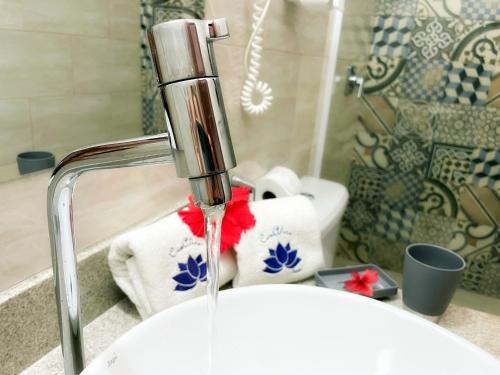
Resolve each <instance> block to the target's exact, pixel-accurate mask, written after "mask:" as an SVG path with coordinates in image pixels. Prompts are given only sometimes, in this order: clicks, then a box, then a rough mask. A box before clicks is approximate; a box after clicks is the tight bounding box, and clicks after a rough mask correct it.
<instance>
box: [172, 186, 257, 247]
mask: <svg viewBox="0 0 500 375" xmlns="http://www.w3.org/2000/svg"><path fill="white" fill-rule="evenodd" d="M231 191H232V198H231V200H230V201H229V202H228V203H227V204H226V213H225V214H224V218H223V219H222V232H221V244H220V250H221V253H223V252H224V251H226V250H228V249H230V248H231V247H233V246H234V245H236V244H237V243H238V242H239V241H240V238H241V234H242V233H243V232H244V231H247V230H249V229H251V228H253V227H254V226H255V217H254V216H253V214H252V212H251V211H250V207H249V206H248V197H249V195H250V189H248V188H245V187H239V188H232V190H231ZM178 214H179V217H180V218H181V219H182V221H183V222H184V223H185V224H186V225H187V226H189V229H191V233H193V235H194V236H196V237H201V238H202V237H205V219H204V217H203V212H202V210H201V208H199V207H196V205H195V204H194V201H193V197H192V196H189V205H188V207H186V208H185V209H183V210H180V211H179V212H178Z"/></svg>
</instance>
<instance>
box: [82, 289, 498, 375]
mask: <svg viewBox="0 0 500 375" xmlns="http://www.w3.org/2000/svg"><path fill="white" fill-rule="evenodd" d="M293 290H302V291H303V290H307V293H313V294H317V295H318V296H327V298H331V297H332V296H336V297H338V298H340V299H341V300H344V301H350V300H353V301H355V303H361V304H366V305H372V306H374V307H376V308H378V309H381V310H383V311H387V312H388V313H389V314H395V315H399V316H400V317H401V318H403V319H404V320H407V321H409V322H411V321H413V322H414V323H413V324H417V325H423V326H426V327H428V328H430V329H431V330H434V331H436V332H437V334H440V335H444V336H446V337H448V338H449V339H450V340H453V341H455V342H457V343H458V344H459V345H461V346H464V347H465V349H467V350H470V351H471V354H475V355H477V356H479V357H480V359H481V360H482V361H486V362H487V363H490V364H492V365H493V366H497V367H498V368H499V370H500V360H499V359H498V358H496V357H495V356H493V355H492V354H490V353H488V352H487V351H486V350H484V349H482V348H480V347H479V346H477V345H476V344H474V343H472V342H470V341H468V340H467V339H465V338H463V337H462V336H459V335H457V334H455V333H453V332H451V331H450V330H448V329H446V328H444V327H442V326H439V325H438V324H435V323H433V322H430V321H428V320H426V319H424V318H422V317H420V316H417V315H415V314H413V313H411V312H409V311H406V310H404V309H402V308H400V307H396V306H393V305H389V304H387V303H384V302H382V301H378V300H374V299H372V298H368V297H364V296H360V295H357V294H354V293H349V292H344V291H338V290H333V289H329V288H322V287H317V286H312V285H298V284H265V285H253V286H246V287H240V288H231V289H227V290H224V291H221V292H220V295H219V297H220V298H221V299H226V298H231V297H232V296H233V295H236V296H237V298H241V295H242V294H243V296H244V295H245V294H247V295H255V294H256V293H262V292H263V293H275V292H277V293H279V292H282V291H284V292H286V293H290V291H293ZM200 304H201V305H202V306H203V308H204V307H205V304H206V296H200V297H196V298H194V299H192V300H189V301H186V302H183V303H180V304H178V305H176V306H173V307H171V308H169V309H166V310H163V311H161V312H159V313H157V314H155V315H153V316H152V317H150V318H148V319H146V320H144V321H142V322H140V323H139V324H137V325H136V326H134V327H133V328H132V329H130V330H129V331H128V332H126V333H125V334H123V335H122V336H121V337H119V338H118V339H117V340H115V341H114V342H113V344H111V345H110V346H109V347H108V348H106V349H105V350H104V351H103V352H102V353H100V354H99V355H98V356H97V357H96V358H94V360H93V361H91V362H90V363H89V364H88V366H87V367H86V368H85V370H84V371H83V373H82V375H90V374H92V373H93V372H91V371H92V368H93V367H94V366H98V362H101V361H103V360H104V358H109V357H110V354H112V353H113V348H114V347H115V345H117V344H120V343H122V342H123V341H126V340H129V338H128V337H129V336H134V335H136V334H140V333H139V332H140V331H142V330H145V331H148V326H153V327H154V326H156V325H157V324H159V322H160V321H162V320H164V319H169V315H178V314H182V313H183V311H184V310H190V309H192V308H193V307H195V306H196V305H200ZM410 324H412V323H410Z"/></svg>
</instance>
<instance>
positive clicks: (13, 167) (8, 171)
mask: <svg viewBox="0 0 500 375" xmlns="http://www.w3.org/2000/svg"><path fill="white" fill-rule="evenodd" d="M18 177H19V170H18V169H17V163H10V164H3V165H0V182H4V181H10V180H13V179H15V178H18ZM0 290H2V288H1V287H0Z"/></svg>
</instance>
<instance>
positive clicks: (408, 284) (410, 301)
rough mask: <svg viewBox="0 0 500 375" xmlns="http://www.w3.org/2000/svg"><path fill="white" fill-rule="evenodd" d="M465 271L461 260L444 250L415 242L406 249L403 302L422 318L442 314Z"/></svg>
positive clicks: (459, 257)
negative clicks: (422, 316)
mask: <svg viewBox="0 0 500 375" xmlns="http://www.w3.org/2000/svg"><path fill="white" fill-rule="evenodd" d="M464 268H465V261H464V259H463V258H462V257H461V256H460V255H458V254H456V253H454V252H453V251H451V250H448V249H445V248H444V247H440V246H436V245H432V244H426V243H417V244H412V245H409V246H408V247H407V248H406V254H405V261H404V271H403V302H404V303H405V305H406V306H407V307H409V308H410V309H412V310H414V311H416V312H418V313H420V314H424V315H430V316H439V315H442V314H443V313H444V312H445V311H446V308H447V307H448V305H449V304H450V301H451V299H452V297H453V294H454V293H455V290H456V288H457V286H458V284H459V282H460V278H461V276H462V271H463V270H464Z"/></svg>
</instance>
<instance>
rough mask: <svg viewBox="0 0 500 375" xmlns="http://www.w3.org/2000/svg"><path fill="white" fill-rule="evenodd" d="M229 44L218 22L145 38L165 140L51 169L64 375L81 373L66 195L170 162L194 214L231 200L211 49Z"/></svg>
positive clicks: (113, 148) (111, 147)
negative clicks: (107, 173) (95, 179)
mask: <svg viewBox="0 0 500 375" xmlns="http://www.w3.org/2000/svg"><path fill="white" fill-rule="evenodd" d="M227 37H229V32H228V28H227V24H226V20H225V19H217V20H209V21H205V20H185V19H182V20H176V21H170V22H165V23H161V24H158V25H156V26H153V28H152V29H151V30H150V32H149V35H148V38H149V45H150V49H151V55H152V57H153V62H154V66H155V70H156V75H157V77H158V86H159V89H160V91H161V98H162V101H163V105H164V107H165V117H166V121H167V133H165V134H159V135H154V136H146V137H140V138H135V139H129V140H125V141H119V142H111V143H105V144H100V145H96V146H91V147H86V148H83V149H80V150H76V151H74V152H72V153H70V154H69V155H68V156H66V157H65V158H64V159H63V160H62V161H61V162H60V163H59V164H58V165H57V166H56V168H55V170H54V172H53V174H52V177H51V179H50V183H49V188H48V193H47V211H48V221H49V233H50V243H51V248H52V264H53V269H54V280H55V290H56V303H57V310H58V316H59V330H60V336H61V346H62V351H63V357H64V371H65V374H66V375H75V374H80V373H81V372H82V371H83V369H84V367H85V360H84V342H83V336H82V314H81V306H80V291H79V283H78V273H77V262H76V253H75V241H74V233H73V215H72V195H73V190H74V186H75V183H76V181H77V179H78V177H79V176H80V175H81V174H82V173H84V172H86V171H89V170H94V169H110V168H122V167H131V166H139V165H148V164H163V163H174V162H175V165H176V168H177V175H178V176H179V177H186V178H188V179H189V181H190V185H191V190H192V192H193V197H194V200H195V202H196V204H197V205H198V206H200V207H207V206H215V205H219V204H223V203H225V202H227V201H229V200H230V199H231V184H230V180H229V177H228V170H229V169H231V168H234V167H235V166H236V160H235V156H234V151H233V147H232V143H231V137H230V134H229V128H228V124H227V118H226V113H225V109H224V103H223V100H222V94H221V88H220V84H219V78H218V74H217V68H216V65H215V57H214V53H213V46H212V42H213V41H215V40H217V39H220V38H227Z"/></svg>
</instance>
